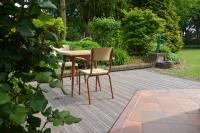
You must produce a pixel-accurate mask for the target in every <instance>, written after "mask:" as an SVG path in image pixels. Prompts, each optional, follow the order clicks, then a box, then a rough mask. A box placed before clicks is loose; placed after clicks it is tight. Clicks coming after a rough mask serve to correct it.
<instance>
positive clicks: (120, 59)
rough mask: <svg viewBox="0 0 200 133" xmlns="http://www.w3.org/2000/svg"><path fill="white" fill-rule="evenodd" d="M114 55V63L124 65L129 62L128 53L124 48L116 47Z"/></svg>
mask: <svg viewBox="0 0 200 133" xmlns="http://www.w3.org/2000/svg"><path fill="white" fill-rule="evenodd" d="M113 56H114V60H113V65H123V64H127V63H128V62H129V55H128V53H127V52H126V51H124V50H122V49H114V53H113Z"/></svg>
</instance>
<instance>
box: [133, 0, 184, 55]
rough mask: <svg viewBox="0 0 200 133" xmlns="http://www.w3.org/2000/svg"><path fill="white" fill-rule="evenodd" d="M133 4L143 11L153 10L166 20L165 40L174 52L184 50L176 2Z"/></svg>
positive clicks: (147, 0)
mask: <svg viewBox="0 0 200 133" xmlns="http://www.w3.org/2000/svg"><path fill="white" fill-rule="evenodd" d="M132 4H133V5H134V6H136V7H139V8H142V9H151V10H152V11H153V12H154V13H156V14H157V15H158V16H159V17H160V18H163V19H165V20H166V28H165V31H164V39H165V42H166V43H167V45H168V46H169V47H170V48H171V50H172V51H173V52H176V51H177V50H179V49H180V48H182V45H183V41H182V37H181V34H180V29H179V17H178V16H177V13H176V6H175V3H174V0H134V1H132Z"/></svg>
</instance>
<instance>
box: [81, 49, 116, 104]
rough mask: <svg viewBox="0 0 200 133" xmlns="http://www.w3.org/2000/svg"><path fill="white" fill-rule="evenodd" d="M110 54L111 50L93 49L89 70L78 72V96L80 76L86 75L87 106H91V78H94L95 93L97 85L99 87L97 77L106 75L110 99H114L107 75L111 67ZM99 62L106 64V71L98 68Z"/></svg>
mask: <svg viewBox="0 0 200 133" xmlns="http://www.w3.org/2000/svg"><path fill="white" fill-rule="evenodd" d="M112 53H113V48H93V49H92V51H91V61H90V69H85V70H80V71H79V95H80V75H81V74H83V75H88V77H87V80H86V82H87V92H88V100H89V104H91V101H90V88H89V78H90V77H92V76H96V91H97V84H99V87H100V81H99V76H101V75H108V77H109V82H110V90H111V94H112V98H114V96H113V90H112V83H111V77H110V75H109V73H110V69H111V65H112ZM99 61H106V62H108V69H104V68H100V67H98V62H99ZM100 89H101V87H100Z"/></svg>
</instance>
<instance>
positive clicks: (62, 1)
mask: <svg viewBox="0 0 200 133" xmlns="http://www.w3.org/2000/svg"><path fill="white" fill-rule="evenodd" d="M66 13H67V12H66V5H65V0H60V16H61V18H62V20H63V23H64V32H63V35H62V38H63V39H65V38H66V30H67V16H66Z"/></svg>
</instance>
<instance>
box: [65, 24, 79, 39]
mask: <svg viewBox="0 0 200 133" xmlns="http://www.w3.org/2000/svg"><path fill="white" fill-rule="evenodd" d="M80 38H81V33H80V27H79V26H78V25H77V24H72V23H69V24H68V28H67V37H66V39H67V40H71V41H72V40H80Z"/></svg>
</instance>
